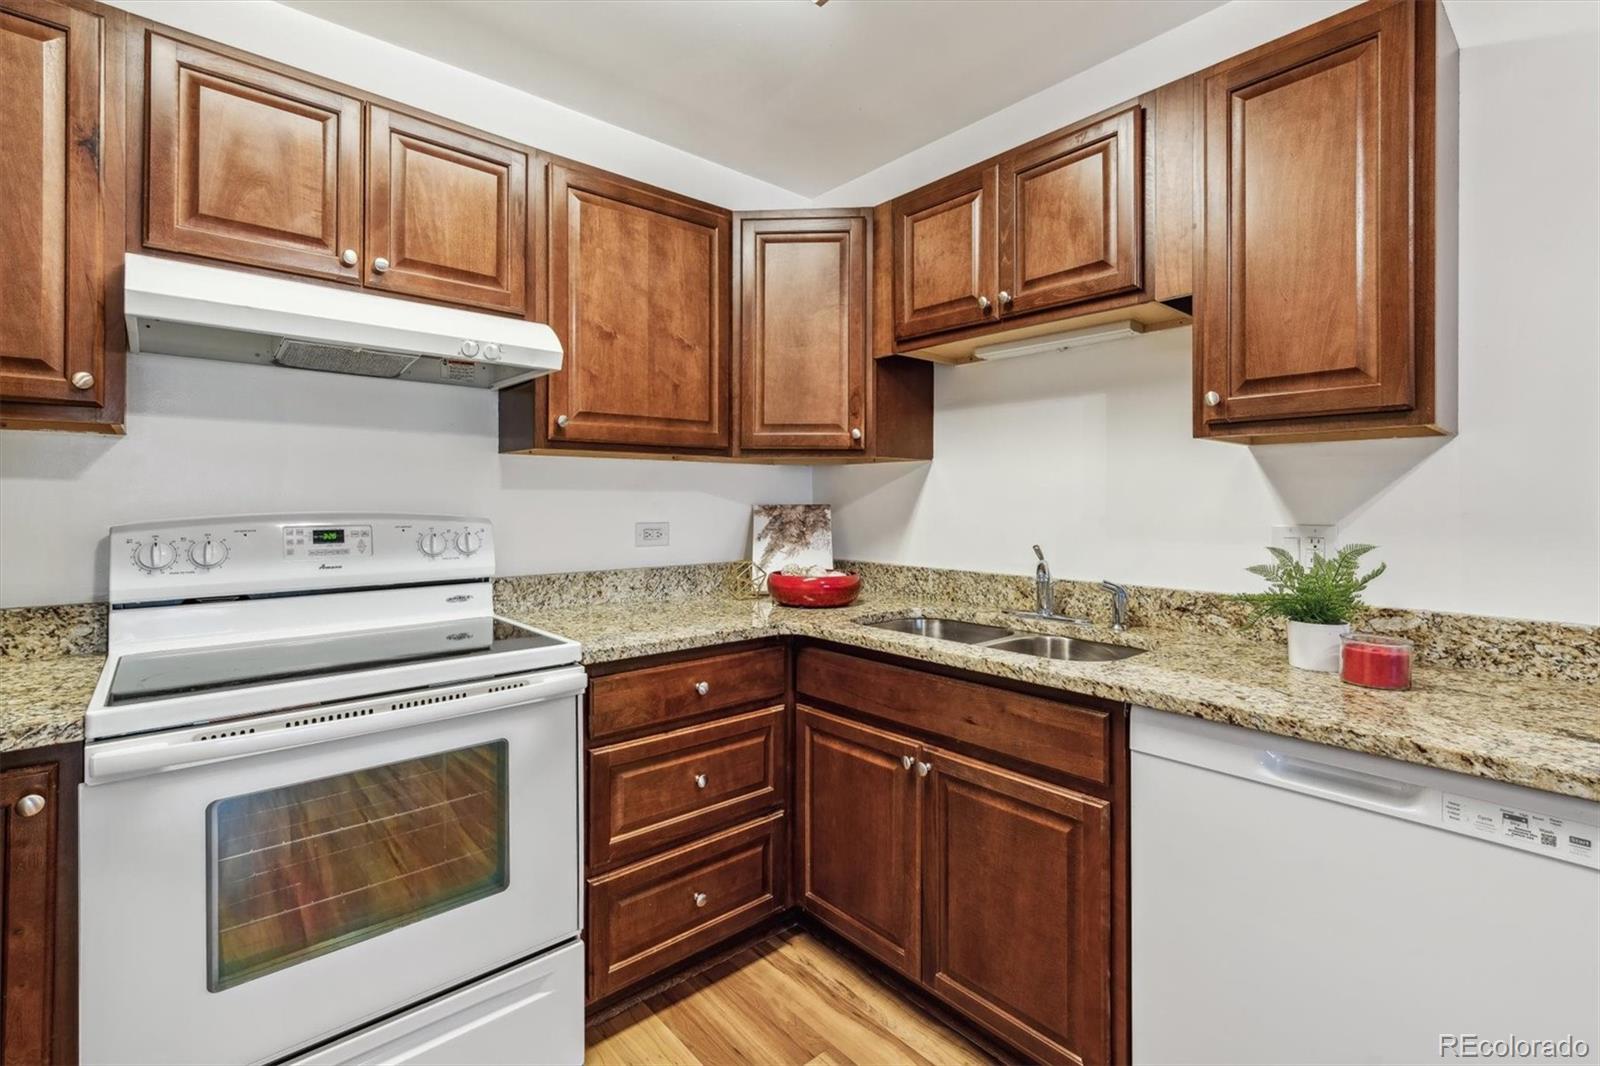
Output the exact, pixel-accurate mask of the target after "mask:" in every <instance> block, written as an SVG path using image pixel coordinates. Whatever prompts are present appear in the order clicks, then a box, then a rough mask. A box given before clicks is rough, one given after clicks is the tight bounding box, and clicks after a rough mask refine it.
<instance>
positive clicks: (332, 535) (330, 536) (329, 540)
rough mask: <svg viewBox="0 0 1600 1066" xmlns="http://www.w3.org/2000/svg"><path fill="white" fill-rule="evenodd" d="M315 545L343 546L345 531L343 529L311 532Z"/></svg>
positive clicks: (314, 530) (312, 541)
mask: <svg viewBox="0 0 1600 1066" xmlns="http://www.w3.org/2000/svg"><path fill="white" fill-rule="evenodd" d="M311 543H313V544H343V543H344V530H342V529H313V530H312V531H311Z"/></svg>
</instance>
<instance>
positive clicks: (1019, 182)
mask: <svg viewBox="0 0 1600 1066" xmlns="http://www.w3.org/2000/svg"><path fill="white" fill-rule="evenodd" d="M1142 140H1143V112H1142V111H1141V110H1140V109H1139V108H1138V107H1131V108H1129V109H1127V110H1125V111H1122V112H1119V113H1118V114H1116V115H1112V116H1111V117H1109V118H1106V119H1103V120H1102V121H1099V122H1095V123H1093V124H1091V125H1088V126H1085V127H1083V128H1081V129H1077V130H1073V131H1072V132H1070V133H1067V134H1064V135H1063V136H1061V137H1057V138H1054V139H1052V140H1050V141H1048V142H1046V143H1044V144H1040V145H1036V146H1034V147H1032V148H1028V149H1026V150H1023V151H1019V152H1014V153H1012V154H1011V155H1009V156H1007V157H1006V159H1005V161H1004V162H1003V163H1002V164H1001V167H1000V278H1001V287H1002V289H1004V290H1005V291H1006V292H1007V293H1008V295H1009V296H1010V297H1011V300H1010V302H1009V303H1005V302H1002V306H1001V308H1000V310H1001V312H1002V313H1018V312H1023V311H1036V310H1038V309H1040V308H1045V307H1055V306H1058V305H1060V304H1068V303H1073V302H1076V301H1078V300H1086V299H1090V298H1092V297H1098V296H1111V295H1114V294H1116V293H1119V292H1126V291H1127V290H1129V289H1136V288H1138V287H1139V285H1140V281H1141V278H1142V277H1143V274H1142V270H1141V248H1142V247H1143V244H1144V242H1143V241H1142V240H1141V238H1140V232H1139V230H1140V206H1141V204H1142V201H1143V180H1142V175H1143V173H1144V167H1143V149H1142Z"/></svg>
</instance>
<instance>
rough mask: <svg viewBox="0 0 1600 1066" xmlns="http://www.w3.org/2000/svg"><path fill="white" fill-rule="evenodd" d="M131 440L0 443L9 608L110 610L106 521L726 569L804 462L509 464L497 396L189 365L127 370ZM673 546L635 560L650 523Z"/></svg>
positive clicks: (0, 524)
mask: <svg viewBox="0 0 1600 1066" xmlns="http://www.w3.org/2000/svg"><path fill="white" fill-rule="evenodd" d="M128 366H129V380H128V405H129V411H128V422H127V426H128V435H127V436H126V437H122V438H109V437H100V436H93V435H87V434H65V433H5V434H0V606H8V607H9V606H19V605H26V604H38V603H70V602H79V601H84V600H89V599H104V598H105V595H106V572H105V566H106V563H105V550H106V548H105V540H106V530H107V528H108V527H110V526H112V525H114V524H117V523H121V522H137V521H145V520H155V519H163V518H181V517H186V516H197V515H216V514H249V513H255V512H261V511H282V510H378V511H399V510H416V511H427V512H443V513H447V514H448V513H461V514H482V515H485V516H487V517H488V518H490V519H491V520H493V521H494V523H495V530H496V533H497V537H498V551H497V560H496V561H497V564H498V569H499V572H500V573H502V574H528V573H541V572H552V571H563V570H585V569H594V568H606V567H624V566H657V565H662V564H666V563H686V562H716V561H721V560H725V559H735V558H739V557H741V556H742V555H743V554H745V553H746V552H748V551H749V544H748V540H749V535H750V505H751V504H752V503H768V502H771V503H792V502H804V501H806V500H808V499H809V498H810V494H811V473H810V471H809V470H808V469H806V468H804V467H798V468H778V467H770V466H729V465H727V464H717V463H670V462H648V461H640V460H617V459H578V458H543V457H533V456H525V455H507V456H502V455H499V454H497V442H496V438H495V424H496V419H495V397H494V395H493V394H492V393H488V392H480V391H477V390H472V389H458V388H447V387H444V386H433V387H423V386H419V385H413V384H409V383H405V382H395V381H379V380H374V379H370V378H357V377H345V376H342V375H337V374H315V373H296V372H291V371H287V370H281V369H274V368H271V367H254V366H242V365H238V364H233V363H222V362H212V361H210V360H204V359H180V358H177V357H174V356H159V355H152V356H130V357H129V359H128ZM658 519H665V520H666V521H669V522H671V523H672V529H671V539H672V542H671V544H670V545H668V546H667V547H665V548H635V547H634V546H633V523H634V522H635V521H645V520H658Z"/></svg>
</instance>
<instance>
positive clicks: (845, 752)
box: [795, 706, 922, 978]
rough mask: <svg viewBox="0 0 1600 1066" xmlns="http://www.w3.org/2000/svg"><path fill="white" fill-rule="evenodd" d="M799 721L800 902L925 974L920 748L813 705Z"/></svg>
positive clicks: (906, 969)
mask: <svg viewBox="0 0 1600 1066" xmlns="http://www.w3.org/2000/svg"><path fill="white" fill-rule="evenodd" d="M796 717H797V723H796V724H797V735H798V741H797V748H798V752H797V758H796V772H797V774H798V775H799V776H798V778H797V781H796V785H795V805H796V809H797V812H798V814H797V817H798V825H797V827H796V833H797V834H798V838H799V845H798V847H797V848H796V851H797V854H798V858H797V867H796V871H795V873H796V877H797V885H796V889H797V891H796V893H795V895H796V896H797V898H798V899H799V902H800V905H801V906H802V907H804V908H805V909H806V910H808V911H810V912H811V913H812V914H813V915H815V916H816V917H817V918H819V919H821V921H822V922H823V923H824V924H825V925H827V926H828V927H829V928H831V929H833V930H834V931H835V932H837V933H839V934H840V935H841V936H844V937H845V938H846V939H848V940H850V941H851V942H853V943H855V944H856V945H857V946H859V947H860V948H862V949H863V950H865V951H867V952H869V953H870V954H872V955H873V956H874V957H876V958H877V959H879V960H880V961H882V962H884V963H885V964H887V965H889V966H891V967H893V968H894V969H896V970H898V971H900V972H901V973H903V974H905V975H906V976H907V977H911V978H917V977H920V976H921V959H920V956H921V929H920V925H921V906H920V891H919V886H920V883H921V882H920V879H919V877H918V876H917V868H918V865H919V864H920V862H921V855H920V851H921V834H920V832H919V826H920V823H921V818H922V790H921V789H919V788H918V787H917V758H916V753H917V742H916V741H914V740H911V739H909V738H907V737H903V736H899V735H897V734H895V733H889V732H885V731H883V730H880V729H872V728H869V727H867V726H863V725H858V724H856V723H854V722H847V721H845V720H844V719H842V718H837V717H835V716H833V715H830V714H824V713H823V712H821V711H818V710H815V709H813V708H810V707H806V706H801V707H800V708H798V710H797V711H796Z"/></svg>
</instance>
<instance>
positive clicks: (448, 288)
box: [365, 107, 528, 313]
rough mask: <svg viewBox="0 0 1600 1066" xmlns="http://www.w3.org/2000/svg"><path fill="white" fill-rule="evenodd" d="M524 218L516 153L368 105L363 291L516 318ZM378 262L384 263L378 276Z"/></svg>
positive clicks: (520, 305)
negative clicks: (470, 307)
mask: <svg viewBox="0 0 1600 1066" xmlns="http://www.w3.org/2000/svg"><path fill="white" fill-rule="evenodd" d="M527 218H528V157H527V155H526V154H525V153H523V152H519V151H516V150H515V149H512V148H507V147H505V146H503V145H499V144H495V143H493V142H490V141H485V140H481V139H479V138H476V137H469V136H467V135H465V134H462V133H458V132H456V131H455V130H450V129H446V128H444V127H442V126H436V125H434V124H432V123H430V122H424V121H422V120H421V119H417V118H413V117H411V116H410V115H405V114H401V113H398V112H394V111H390V110H388V109H387V108H382V107H374V108H371V110H370V113H369V118H368V132H367V266H366V278H365V282H366V284H367V285H368V286H369V287H371V288H377V289H387V290H389V291H390V292H399V293H405V294H407V295H410V296H424V297H428V298H431V299H435V300H448V301H451V302H452V303H462V304H472V305H475V306H478V307H488V308H492V309H494V310H499V311H515V312H518V313H521V312H522V310H523V309H524V308H525V307H526V306H527V283H526V271H527V263H528V223H527ZM379 259H383V260H386V261H387V263H388V266H387V267H386V268H385V269H384V270H381V271H380V270H378V269H377V262H378V260H379Z"/></svg>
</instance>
